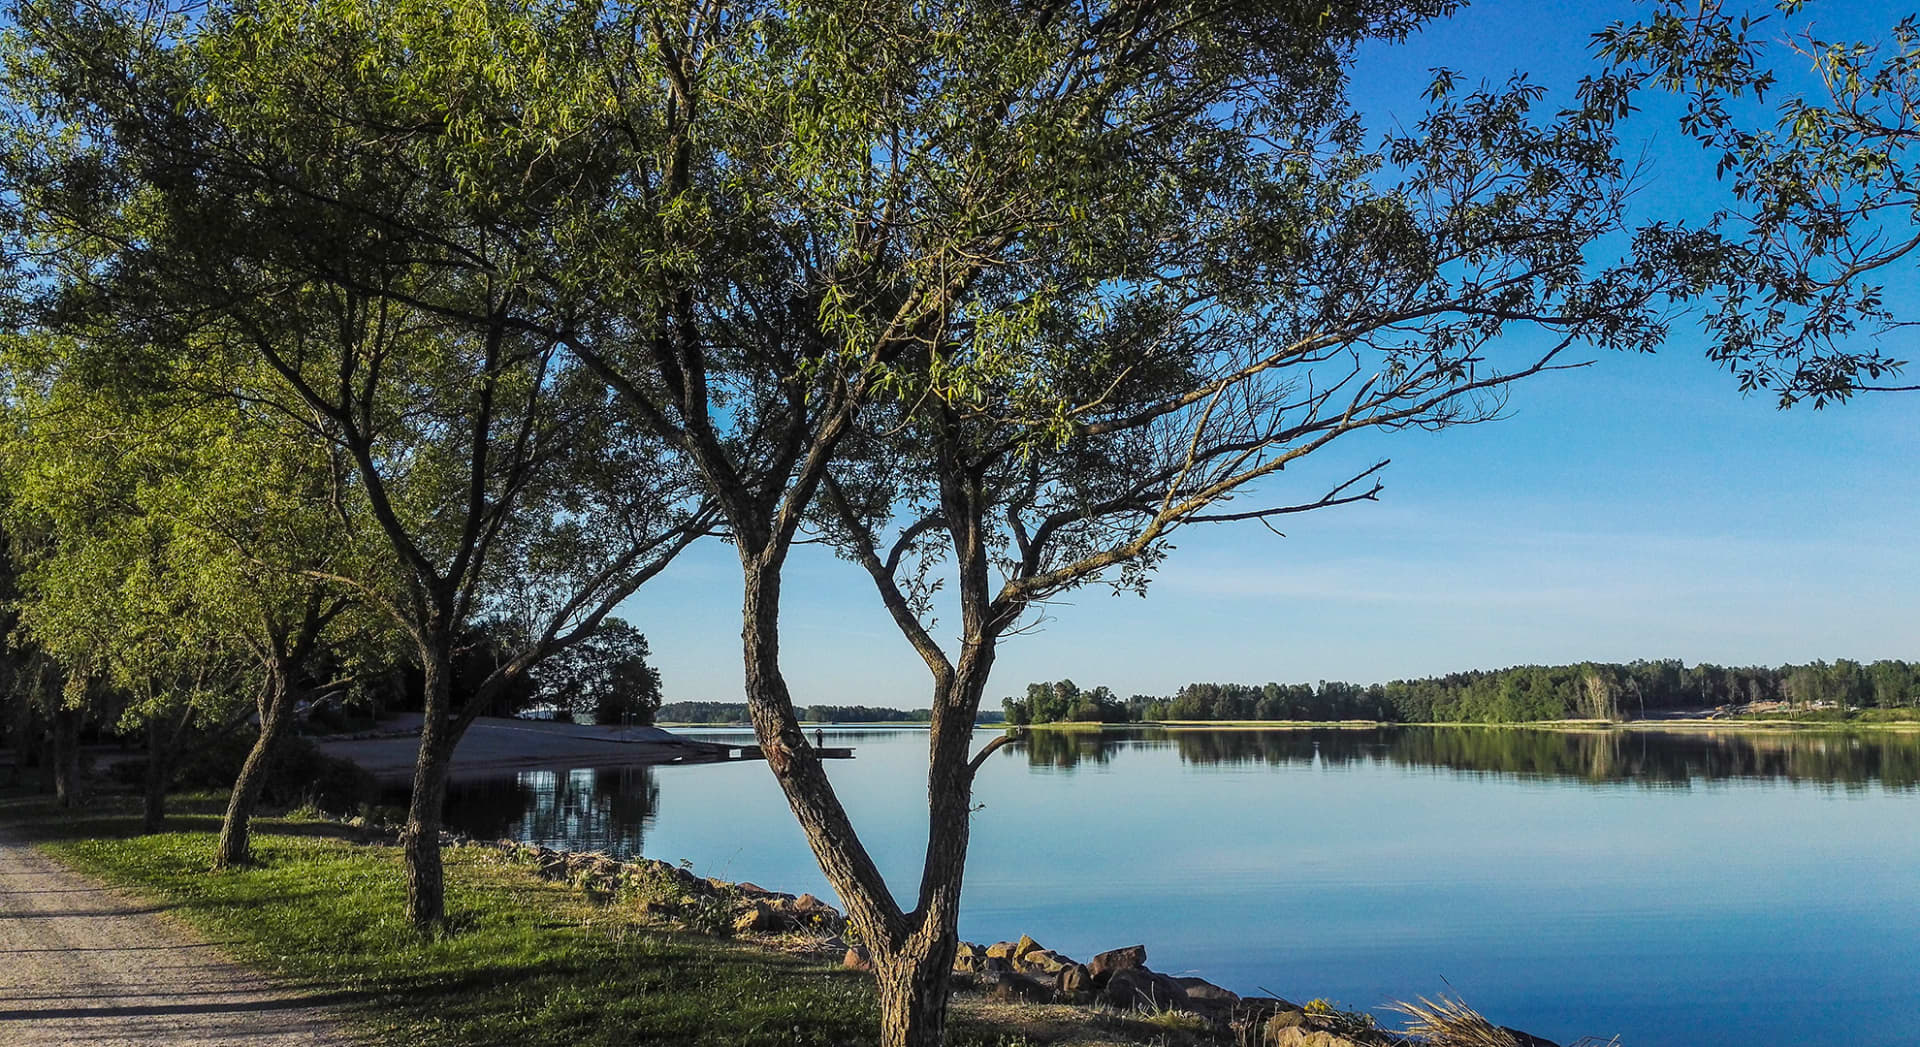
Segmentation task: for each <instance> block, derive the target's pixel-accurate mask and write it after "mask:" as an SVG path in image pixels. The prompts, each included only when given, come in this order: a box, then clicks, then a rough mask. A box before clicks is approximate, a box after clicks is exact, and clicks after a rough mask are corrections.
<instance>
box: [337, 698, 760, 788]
mask: <svg viewBox="0 0 1920 1047" xmlns="http://www.w3.org/2000/svg"><path fill="white" fill-rule="evenodd" d="M314 742H315V743H316V744H317V745H319V747H320V750H321V751H322V752H324V753H326V754H327V755H329V756H336V757H339V758H341V759H345V760H352V761H353V762H354V763H357V764H359V765H360V766H361V767H364V768H366V770H367V771H368V772H369V773H371V774H372V775H373V776H374V777H375V778H378V779H380V780H382V781H407V780H409V779H411V778H412V777H413V763H414V759H415V757H417V756H418V755H419V750H420V714H419V713H405V714H401V715H398V716H395V717H393V718H392V719H389V720H382V721H381V722H380V728H379V730H378V731H377V732H374V733H373V735H372V736H368V735H355V736H350V737H341V738H316V739H314ZM738 748H739V746H727V745H719V744H716V743H713V742H697V741H693V740H692V739H688V738H682V737H680V736H679V735H676V734H674V733H672V732H670V731H664V730H661V729H660V728H658V727H596V726H591V725H588V724H576V723H553V722H550V721H542V720H511V719H504V718H500V717H492V716H483V717H481V718H480V719H478V720H475V721H474V722H473V726H472V727H469V728H468V729H467V733H466V736H465V737H463V738H461V739H460V744H459V745H458V746H457V747H455V749H454V751H453V773H454V774H455V775H456V776H460V777H474V776H478V775H487V774H497V773H503V772H510V771H523V770H535V769H540V768H567V767H589V766H591V767H620V766H628V765H636V764H651V763H706V762H711V761H714V760H724V759H728V758H729V757H730V756H731V755H732V753H733V751H734V750H737V749H738Z"/></svg>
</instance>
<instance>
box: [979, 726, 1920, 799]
mask: <svg viewBox="0 0 1920 1047" xmlns="http://www.w3.org/2000/svg"><path fill="white" fill-rule="evenodd" d="M1008 748H1009V749H1010V750H1012V751H1015V752H1022V753H1024V754H1025V755H1026V758H1027V763H1028V764H1029V765H1030V766H1033V767H1054V768H1061V769H1068V768H1072V767H1074V766H1076V765H1078V764H1080V763H1082V762H1092V763H1095V764H1104V763H1107V762H1108V761H1109V760H1111V759H1113V757H1114V755H1115V754H1116V753H1117V752H1119V751H1120V750H1122V749H1128V748H1134V749H1149V748H1151V749H1163V748H1174V749H1177V750H1178V752H1179V755H1180V760H1181V762H1183V763H1189V764H1197V765H1202V766H1206V765H1247V764H1268V765H1273V766H1280V765H1302V766H1304V765H1311V764H1313V763H1315V762H1316V761H1317V762H1318V763H1320V764H1322V765H1326V766H1335V767H1338V766H1342V765H1346V764H1357V763H1374V764H1391V765H1395V766H1402V767H1427V768H1439V769H1443V770H1449V771H1455V772H1461V773H1472V774H1505V775H1514V776H1517V777H1525V778H1557V779H1569V780H1576V781H1583V782H1634V783H1637V784H1640V785H1647V786H1654V787H1676V786H1685V785H1688V784H1691V783H1692V782H1695V781H1703V780H1704V781H1720V780H1727V779H1761V780H1780V781H1789V782H1812V783H1824V784H1832V785H1843V786H1847V787H1849V788H1863V787H1866V786H1869V785H1873V784H1876V783H1877V784H1880V785H1883V786H1885V787H1887V788H1890V789H1912V788H1915V787H1920V735H1915V734H1908V733H1904V732H1888V733H1884V734H1874V735H1871V736H1862V735H1852V734H1832V733H1818V732H1791V733H1780V734H1765V733H1756V732H1750V731H1738V732H1734V731H1729V732H1725V733H1719V732H1711V731H1708V732H1669V731H1658V732H1651V731H1630V732H1629V731H1562V730H1552V731H1542V730H1528V729H1525V728H1510V727H1381V728H1364V729H1362V728H1310V729H1304V730H1303V729H1289V730H1272V731H1262V730H1257V729H1256V730H1250V729H1234V730H1223V731H1208V730H1205V729H1195V728H1183V729H1180V730H1172V731H1170V730H1166V729H1162V728H1154V727H1141V728H1123V729H1107V730H1086V731H1049V730H1042V731H1025V732H1022V733H1021V735H1020V737H1019V738H1018V739H1017V740H1015V741H1014V742H1013V744H1012V745H1010V746H1009V747H1008Z"/></svg>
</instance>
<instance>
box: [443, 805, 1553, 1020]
mask: <svg viewBox="0 0 1920 1047" xmlns="http://www.w3.org/2000/svg"><path fill="white" fill-rule="evenodd" d="M447 842H448V843H449V844H450V845H465V846H485V847H491V848H493V849H495V850H497V851H499V852H500V853H501V854H502V855H503V856H504V857H505V858H507V859H508V860H510V861H514V862H518V863H521V864H525V865H528V866H531V867H532V868H534V869H535V870H536V871H537V872H538V873H539V874H540V875H541V876H542V877H543V878H545V879H548V880H556V881H564V882H567V883H570V884H572V885H574V886H575V887H578V888H580V889H581V890H585V891H589V892H592V893H595V894H599V895H602V896H605V897H609V898H611V897H616V896H618V897H630V898H632V899H633V904H635V905H636V906H638V907H639V908H640V910H641V911H642V912H646V913H649V914H652V915H655V916H657V917H660V918H662V919H665V920H669V921H672V922H675V923H677V924H679V925H681V926H683V927H686V928H688V929H691V930H696V931H702V932H706V933H714V934H725V935H731V936H733V937H737V938H742V939H747V940H756V941H761V942H764V943H765V944H769V945H774V946H777V947H781V948H785V949H788V950H791V951H800V952H805V953H808V954H811V955H814V956H816V957H818V958H820V959H822V960H825V961H828V962H832V961H834V960H838V961H839V962H840V963H842V964H844V965H845V966H847V967H849V968H853V969H856V970H863V971H869V972H870V971H871V970H872V963H871V961H870V960H869V958H868V956H867V951H866V949H865V948H863V947H862V946H861V945H860V944H859V943H858V942H856V941H851V940H849V939H850V935H849V933H848V932H849V928H848V925H847V919H846V917H845V916H844V915H842V914H841V913H840V911H839V910H837V909H835V908H834V907H833V906H831V905H828V904H827V903H825V902H823V901H821V900H820V899H819V898H816V897H814V896H813V895H811V894H800V895H793V894H787V893H785V892H781V891H773V890H768V889H767V888H764V887H761V886H759V885H757V884H754V883H751V882H747V881H739V882H729V881H726V880H720V879H716V878H711V877H702V876H699V875H696V874H695V873H693V872H692V871H691V870H689V869H686V868H683V867H681V866H677V865H673V864H672V863H669V862H664V861H661V860H659V859H657V858H635V859H632V860H629V861H619V860H616V859H614V858H612V857H610V856H609V855H606V854H601V853H582V852H577V851H557V850H553V849H550V848H546V847H540V846H536V845H533V844H525V843H520V842H518V841H514V840H499V841H494V842H491V843H483V842H477V841H470V840H463V839H457V838H453V837H451V836H449V837H448V838H447ZM953 970H954V976H955V983H956V987H957V988H962V989H975V990H978V991H981V992H984V993H986V994H988V995H989V996H992V997H994V998H996V999H1000V1000H1004V1001H1009V1002H1030V1003H1050V1004H1068V1005H1076V1006H1085V1007H1089V1008H1094V1007H1104V1008H1108V1009H1111V1010H1113V1011H1118V1012H1141V1013H1145V1014H1148V1015H1159V1014H1167V1013H1174V1014H1178V1015H1183V1016H1190V1020H1191V1021H1193V1022H1195V1023H1196V1024H1197V1023H1204V1024H1205V1025H1208V1026H1211V1027H1212V1028H1213V1029H1214V1030H1216V1031H1217V1032H1218V1033H1220V1034H1221V1036H1222V1037H1223V1038H1225V1039H1227V1040H1228V1041H1229V1042H1232V1043H1235V1044H1245V1045H1258V1047H1387V1045H1408V1044H1427V1045H1430V1047H1449V1045H1451V1044H1455V1043H1458V1044H1461V1045H1462V1047H1465V1045H1467V1044H1472V1045H1473V1047H1557V1045H1556V1044H1554V1043H1553V1042H1552V1041H1550V1040H1545V1039H1542V1038H1540V1037H1538V1036H1533V1035H1530V1034H1528V1033H1525V1032H1521V1031H1520V1030H1518V1029H1509V1028H1505V1027H1501V1026H1496V1025H1493V1024H1491V1023H1488V1022H1485V1021H1484V1020H1480V1019H1479V1018H1478V1016H1477V1015H1474V1016H1473V1018H1474V1019H1475V1020H1476V1022H1477V1024H1476V1025H1475V1027H1474V1028H1472V1029H1471V1032H1472V1033H1473V1034H1474V1036H1475V1037H1476V1038H1473V1039H1465V1038H1460V1039H1456V1038H1454V1037H1452V1036H1450V1035H1448V1034H1446V1033H1445V1031H1444V1030H1431V1029H1429V1030H1422V1032H1423V1034H1422V1035H1415V1036H1409V1035H1404V1034H1396V1033H1392V1032H1388V1031H1386V1030H1382V1029H1379V1028H1377V1027H1375V1026H1374V1024H1373V1020H1372V1018H1371V1017H1370V1016H1368V1015H1365V1014H1358V1013H1353V1012H1347V1011H1342V1010H1340V1009H1338V1008H1335V1007H1332V1006H1329V1005H1327V1004H1326V1003H1324V1001H1318V1000H1316V1001H1312V1002H1310V1003H1307V1004H1304V1005H1302V1004H1295V1003H1292V1002H1289V1001H1287V1000H1284V999H1281V998H1279V997H1276V996H1258V997H1243V996H1241V995H1239V994H1237V993H1235V992H1233V991H1231V990H1229V989H1226V988H1223V987H1221V986H1218V985H1215V984H1213V983H1211V982H1208V981H1206V980H1205V979H1202V978H1180V977H1174V976H1171V975H1168V974H1164V973H1161V972H1159V971H1155V970H1152V969H1151V968H1149V967H1148V966H1147V947H1146V946H1145V945H1130V946H1126V947H1124V948H1118V949H1110V950H1107V951H1106V952H1102V953H1098V954H1096V955H1094V956H1092V957H1091V958H1089V959H1088V960H1086V961H1085V962H1081V961H1078V960H1075V959H1074V958H1072V957H1070V956H1066V955H1064V954H1062V953H1059V952H1056V951H1054V950H1052V949H1047V948H1044V947H1042V946H1041V945H1040V943H1038V942H1036V941H1034V940H1033V939H1032V938H1030V937H1027V936H1024V935H1023V936H1021V937H1020V938H1019V939H1017V940H1011V941H1000V942H994V943H992V944H989V945H981V944H978V943H975V942H962V943H960V947H959V950H958V953H957V955H956V956H955V958H954V965H953ZM1469 1013H1470V1012H1469Z"/></svg>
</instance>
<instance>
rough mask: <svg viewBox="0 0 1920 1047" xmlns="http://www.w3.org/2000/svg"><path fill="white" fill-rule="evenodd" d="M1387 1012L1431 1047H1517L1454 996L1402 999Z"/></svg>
mask: <svg viewBox="0 0 1920 1047" xmlns="http://www.w3.org/2000/svg"><path fill="white" fill-rule="evenodd" d="M1388 1010H1394V1011H1399V1012H1400V1013H1401V1014H1404V1015H1406V1016H1407V1028H1406V1034H1407V1035H1408V1036H1417V1037H1419V1038H1421V1039H1422V1040H1425V1041H1426V1042H1427V1043H1428V1044H1431V1045H1432V1047H1520V1040H1519V1039H1518V1038H1517V1037H1515V1036H1514V1035H1513V1034H1512V1033H1510V1032H1508V1031H1507V1030H1505V1029H1502V1028H1501V1027H1499V1026H1498V1025H1495V1024H1493V1023H1492V1022H1490V1021H1488V1020H1487V1018H1486V1016H1485V1015H1483V1014H1481V1013H1480V1012H1479V1011H1476V1010H1474V1009H1473V1008H1471V1007H1469V1006H1467V1004H1466V1001H1465V1000H1462V999H1460V998H1459V997H1457V996H1448V995H1446V994H1445V993H1442V994H1441V995H1440V998H1439V999H1437V1000H1429V999H1427V998H1426V997H1425V996H1422V997H1420V999H1419V1001H1418V1002H1415V1003H1408V1002H1406V1001H1405V1000H1402V1001H1400V1002H1399V1003H1395V1004H1391V1005H1389V1006H1388Z"/></svg>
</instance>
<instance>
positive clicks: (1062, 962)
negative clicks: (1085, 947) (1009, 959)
mask: <svg viewBox="0 0 1920 1047" xmlns="http://www.w3.org/2000/svg"><path fill="white" fill-rule="evenodd" d="M1014 966H1015V967H1017V968H1018V969H1019V970H1020V971H1022V972H1023V973H1026V974H1045V975H1055V974H1059V973H1060V971H1061V970H1062V969H1064V968H1067V967H1071V966H1073V957H1071V956H1062V955H1060V954H1059V953H1057V952H1054V951H1053V950H1052V949H1034V950H1033V951H1031V952H1028V953H1025V954H1023V955H1021V956H1019V957H1018V958H1017V959H1016V960H1015V961H1014Z"/></svg>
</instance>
